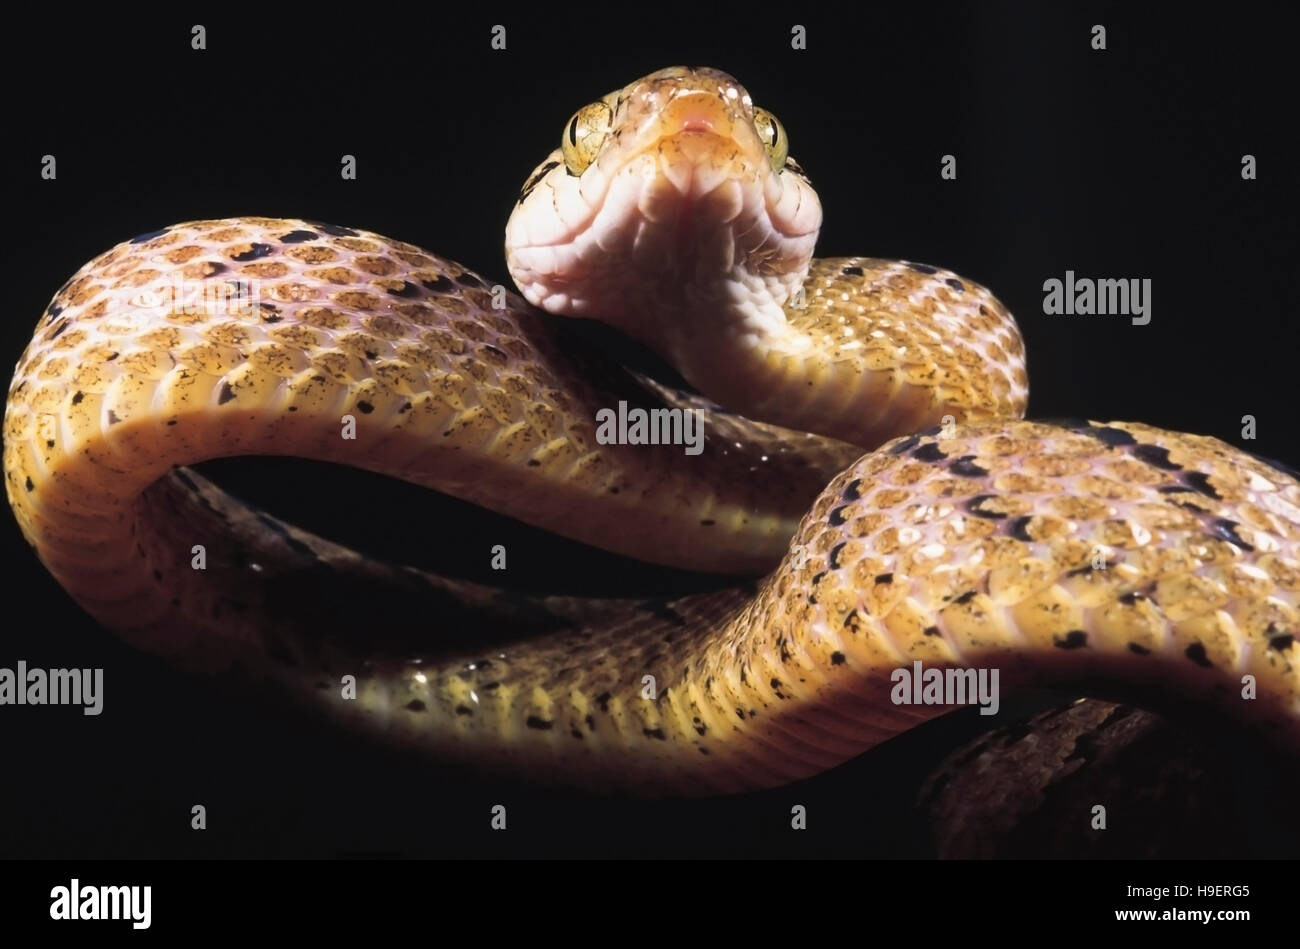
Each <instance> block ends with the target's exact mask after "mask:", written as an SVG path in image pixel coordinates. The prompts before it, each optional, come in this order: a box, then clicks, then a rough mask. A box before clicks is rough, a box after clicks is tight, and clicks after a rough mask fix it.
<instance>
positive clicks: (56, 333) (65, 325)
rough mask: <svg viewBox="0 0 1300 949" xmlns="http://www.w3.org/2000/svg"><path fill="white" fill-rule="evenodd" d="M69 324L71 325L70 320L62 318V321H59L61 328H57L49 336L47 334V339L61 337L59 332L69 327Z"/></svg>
mask: <svg viewBox="0 0 1300 949" xmlns="http://www.w3.org/2000/svg"><path fill="white" fill-rule="evenodd" d="M68 325H69V321H68V320H62V321H61V322H60V323H59V328H58V329H56V330H55V331H54V332H53V333H51V334H50V335H49V336H47V337H46V339H47V340H55V339H58V338H59V334H60V333H62V332H63V331H64V330H65V329H67V328H68Z"/></svg>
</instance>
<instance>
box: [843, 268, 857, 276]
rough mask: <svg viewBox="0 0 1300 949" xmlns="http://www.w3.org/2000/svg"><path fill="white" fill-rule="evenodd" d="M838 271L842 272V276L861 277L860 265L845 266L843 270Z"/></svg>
mask: <svg viewBox="0 0 1300 949" xmlns="http://www.w3.org/2000/svg"><path fill="white" fill-rule="evenodd" d="M840 273H842V274H843V275H844V276H846V277H861V276H862V268H861V267H845V268H844V269H843V270H841V271H840Z"/></svg>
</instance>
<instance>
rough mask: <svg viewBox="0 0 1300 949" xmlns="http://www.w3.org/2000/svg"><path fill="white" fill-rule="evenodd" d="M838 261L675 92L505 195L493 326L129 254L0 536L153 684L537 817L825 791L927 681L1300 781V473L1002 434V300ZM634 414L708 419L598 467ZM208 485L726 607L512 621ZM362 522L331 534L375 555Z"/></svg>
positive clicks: (1008, 368)
mask: <svg viewBox="0 0 1300 949" xmlns="http://www.w3.org/2000/svg"><path fill="white" fill-rule="evenodd" d="M821 222H822V205H821V203H820V199H819V196H818V194H817V192H816V191H815V190H814V188H813V186H812V184H811V181H810V178H809V177H808V175H807V174H806V173H805V171H804V170H803V168H802V167H801V166H800V165H799V164H798V163H797V162H796V161H795V160H794V159H793V158H792V157H791V156H790V153H789V146H788V139H787V133H786V130H785V127H784V126H783V125H782V124H781V123H780V122H779V121H778V120H777V119H776V117H775V116H774V115H773V114H772V113H771V112H769V111H767V110H766V109H763V108H761V107H758V106H756V105H755V104H754V102H753V100H752V99H751V97H750V95H749V93H748V92H747V91H746V89H745V88H744V87H743V86H742V85H740V83H739V82H738V81H737V80H735V79H734V78H732V77H731V76H729V75H727V74H726V73H724V72H721V71H719V70H715V69H711V68H703V67H699V68H688V67H672V68H669V69H664V70H660V71H658V72H655V73H653V74H651V75H649V76H647V77H644V78H642V79H639V80H637V81H635V82H633V83H631V84H629V85H627V86H625V87H623V88H621V89H619V90H618V91H616V92H613V93H611V94H609V95H607V96H604V97H603V98H601V99H598V100H596V101H594V102H592V103H591V104H589V105H586V106H584V107H583V108H581V109H580V110H578V112H577V113H575V114H574V115H573V116H572V118H571V119H570V120H569V121H568V122H567V123H566V124H565V126H564V127H563V130H562V132H561V142H560V147H558V148H556V149H555V150H554V151H552V152H551V154H550V155H549V156H548V157H547V158H546V159H545V160H544V161H543V162H541V163H540V164H539V165H537V166H536V168H535V170H534V171H533V172H532V174H531V175H529V176H528V178H527V179H526V182H525V184H524V186H523V189H522V191H521V193H520V195H519V198H518V201H517V202H516V204H515V206H514V209H513V212H512V213H511V216H510V219H509V222H508V224H507V227H506V263H507V268H508V270H509V273H510V276H511V278H512V279H513V281H514V284H515V286H516V288H517V292H516V290H513V289H510V288H508V287H506V286H504V285H502V284H498V283H494V282H492V281H490V280H489V279H487V278H484V277H482V276H480V275H479V274H477V273H475V272H473V271H471V270H470V269H467V268H466V267H464V266H462V265H460V264H457V263H455V262H454V261H452V260H449V259H446V258H443V257H439V256H437V255H435V254H433V253H430V252H428V251H426V250H423V249H421V248H420V247H418V246H416V245H414V244H410V243H406V242H404V241H399V240H394V239H391V238H388V237H384V236H382V235H379V234H376V233H373V232H370V231H367V230H363V229H361V228H357V227H345V226H338V225H330V224H324V223H320V222H316V221H309V220H305V219H281V218H266V217H237V218H227V219H215V220H201V221H191V222H188V223H183V224H175V225H171V226H167V227H163V228H161V229H160V230H156V231H153V232H150V233H147V234H142V235H140V236H137V237H135V238H133V239H131V240H129V241H126V242H124V243H121V244H119V245H117V246H116V247H114V248H112V249H111V250H109V251H107V252H106V253H104V254H102V255H101V256H99V257H97V258H95V259H94V260H92V261H91V262H89V263H87V264H86V265H85V266H84V267H82V268H81V269H80V270H79V271H77V273H76V274H74V275H73V277H72V278H70V279H69V280H68V281H67V283H66V284H64V286H63V287H62V288H60V289H59V290H58V291H57V293H55V295H54V297H53V298H52V300H51V302H50V303H49V305H48V307H47V308H46V310H45V312H44V313H43V314H42V316H41V318H40V320H39V322H38V323H37V326H36V329H35V332H34V335H33V337H32V339H31V342H30V343H29V344H28V346H27V348H26V350H25V351H24V352H23V354H22V356H21V357H20V358H19V360H18V363H17V366H16V369H15V372H14V376H13V380H12V383H11V385H10V387H9V390H8V397H7V401H6V406H5V418H4V474H5V488H6V492H7V495H8V499H9V503H10V506H11V508H12V510H13V514H14V516H15V518H16V520H17V523H18V525H19V527H20V529H21V531H22V533H23V536H24V537H25V539H26V540H27V542H28V543H29V545H30V546H31V547H32V548H33V550H34V552H35V556H36V557H37V558H39V560H40V562H41V564H43V566H44V567H45V568H46V569H47V570H48V571H49V573H50V574H52V575H53V577H54V578H55V579H56V580H57V582H58V583H59V584H60V585H61V586H62V587H63V588H64V590H66V591H67V593H68V594H69V595H70V596H71V597H72V598H74V599H75V601H76V602H77V603H78V604H79V605H80V606H81V608H83V609H84V610H85V612H86V613H88V614H89V615H90V616H91V617H92V618H93V619H94V620H95V621H97V622H98V623H100V624H102V625H104V626H106V627H108V628H110V629H112V630H113V631H115V633H116V634H117V635H118V636H119V637H121V638H122V639H123V640H125V641H126V642H128V643H130V644H131V645H133V646H135V647H137V648H138V649H141V650H144V651H146V652H150V653H154V654H157V655H161V656H164V657H167V658H168V659H169V660H171V661H172V662H174V663H176V664H177V665H178V666H180V667H182V668H187V669H191V670H193V671H195V672H198V673H202V674H207V675H215V676H217V677H230V678H231V680H232V681H240V682H244V681H253V682H256V683H258V684H259V685H260V686H262V687H265V688H266V689H267V690H268V694H274V695H277V696H281V697H283V698H284V699H286V700H287V701H288V702H290V703H291V704H293V705H294V706H296V707H300V708H309V709H311V710H313V711H314V712H315V713H316V714H320V715H323V716H325V717H327V718H328V719H329V720H331V721H334V722H337V723H339V724H341V725H343V726H345V727H347V728H352V729H359V730H361V731H362V732H363V733H364V734H366V735H370V736H373V737H375V738H376V739H380V740H383V741H386V742H389V743H392V744H395V745H397V746H398V747H400V748H405V749H411V750H413V751H418V752H420V753H423V754H428V755H430V756H433V757H434V758H435V759H437V760H439V761H448V762H452V763H456V764H463V765H465V766H467V767H475V768H481V769H486V770H489V771H491V770H495V771H503V772H507V773H510V774H516V775H521V776H526V777H528V778H530V779H536V780H538V781H541V782H551V783H556V784H559V785H561V786H572V787H581V788H588V789H593V790H608V791H613V792H624V793H631V794H650V795H657V794H665V795H714V794H729V793H736V792H743V791H749V790H754V789H761V788H771V787H777V786H781V785H784V784H787V783H789V782H793V781H797V780H800V779H802V778H806V777H808V776H812V775H816V774H818V773H820V772H823V771H826V770H828V769H830V768H833V767H835V766H836V765H838V764H840V763H842V762H845V761H847V760H848V759H850V758H853V757H856V756H858V755H860V754H862V753H863V752H865V751H867V750H868V749H870V748H872V747H873V746H875V745H877V744H879V743H881V742H883V741H886V740H887V739H889V738H891V737H893V736H895V735H898V734H900V733H902V732H905V731H908V730H909V729H912V728H913V727H915V726H917V725H918V724H920V723H922V722H924V721H927V720H929V719H932V718H934V717H935V716H937V715H940V714H944V713H946V712H948V711H951V710H952V708H953V705H952V703H948V704H943V703H925V702H909V701H897V700H896V699H897V696H896V695H895V694H894V687H895V682H896V676H895V673H896V672H897V670H899V669H909V668H912V667H913V664H914V663H921V664H923V666H924V667H929V668H932V669H940V670H950V669H976V670H978V669H985V670H988V669H996V670H998V671H999V673H1000V687H1001V688H1002V689H1004V690H1011V691H1014V690H1016V689H1020V688H1030V687H1039V686H1043V685H1052V684H1057V685H1059V684H1067V685H1070V686H1071V687H1074V686H1075V685H1078V684H1085V683H1086V684H1087V685H1088V687H1089V688H1093V689H1095V690H1096V692H1097V694H1099V695H1100V694H1116V695H1129V694H1141V695H1153V696H1163V697H1168V698H1170V699H1174V700H1180V701H1181V700H1186V701H1190V702H1192V703H1194V704H1195V705H1196V706H1197V707H1198V708H1201V709H1206V710H1208V711H1209V712H1210V713H1211V714H1214V715H1218V716H1224V717H1228V718H1232V719H1235V720H1240V721H1244V722H1247V723H1248V727H1251V728H1256V729H1258V730H1259V731H1260V733H1261V734H1264V735H1266V736H1268V737H1269V738H1270V740H1275V741H1276V744H1277V746H1278V747H1279V748H1281V749H1284V750H1285V751H1286V753H1289V754H1290V753H1294V752H1295V750H1296V746H1297V739H1298V738H1300V645H1297V632H1296V630H1297V606H1298V598H1300V483H1298V482H1297V480H1296V477H1295V476H1294V475H1293V474H1292V473H1291V472H1289V471H1288V470H1286V469H1284V468H1283V467H1282V466H1280V465H1277V464H1274V463H1271V462H1269V461H1266V460H1264V459H1260V458H1257V457H1255V456H1254V455H1252V454H1249V453H1247V452H1245V451H1242V450H1240V449H1237V448H1235V447H1233V446H1230V445H1228V444H1226V443H1225V442H1223V441H1220V440H1218V439H1216V438H1213V437H1209V436H1203V435H1196V434H1189V433H1181V432H1174V431H1168V430H1164V429H1161V428H1159V427H1155V426H1152V425H1148V424H1144V423H1140V422H1123V421H1110V422H1105V421H1095V420H1088V419H1074V420H1070V419H1065V420H1057V421H1030V420H1026V419H1025V418H1024V415H1025V411H1026V408H1027V405H1028V375H1027V370H1026V358H1025V355H1026V354H1025V346H1024V343H1023V340H1022V337H1021V333H1020V330H1019V328H1018V326H1017V324H1016V321H1015V319H1014V318H1013V316H1012V315H1011V313H1010V312H1009V311H1008V310H1007V309H1006V307H1005V306H1003V305H1002V303H1000V302H999V301H998V300H997V298H996V297H995V296H994V295H993V294H992V293H991V292H990V291H989V290H987V289H985V288H984V287H982V286H980V285H979V284H977V283H975V282H973V281H972V280H969V279H967V278H965V277H962V276H960V275H958V274H956V273H953V272H951V271H948V270H944V269H942V268H939V267H936V266H932V265H928V264H923V263H917V262H911V261H904V260H888V259H882V258H874V257H839V258H814V257H813V253H814V249H815V245H816V242H817V238H818V234H819V231H820V226H821ZM593 320H599V321H602V322H603V323H605V324H608V325H609V326H611V327H613V329H612V330H611V332H616V333H618V334H619V335H620V336H621V337H626V338H628V339H629V340H631V341H632V344H633V345H635V346H637V347H640V348H643V349H644V350H646V351H648V352H651V353H654V354H657V356H660V357H662V358H663V360H664V361H665V362H667V363H668V364H669V365H671V366H672V367H673V368H674V369H675V370H676V371H677V372H678V373H679V374H680V379H679V380H673V384H670V383H669V382H665V381H662V380H661V379H660V378H658V377H656V375H655V374H654V373H648V372H643V371H641V370H639V369H636V368H634V367H633V368H629V367H625V366H621V365H616V364H611V363H609V362H608V361H607V360H605V359H604V358H603V355H604V354H603V353H602V352H601V351H600V347H599V346H597V347H587V348H586V349H584V348H583V347H581V346H580V345H577V344H576V343H575V342H574V340H575V337H574V336H573V334H572V333H568V332H566V329H565V328H566V327H578V326H582V325H585V322H586V321H593ZM575 321H582V322H575ZM681 381H684V382H685V383H686V385H681V384H679V383H680V382H681ZM621 403H622V404H626V406H627V407H630V408H632V409H642V410H644V411H645V412H647V413H664V414H663V415H662V417H663V418H670V417H672V416H671V413H674V412H677V413H681V414H680V416H679V417H680V418H682V419H685V418H686V417H687V413H689V414H690V415H691V416H692V417H694V418H698V419H699V420H700V422H701V424H702V426H703V428H702V432H703V436H702V441H701V444H700V446H699V450H698V451H689V450H686V449H687V447H688V446H684V445H682V444H673V443H667V444H662V443H661V444H653V443H650V444H647V443H644V442H645V440H644V439H640V440H638V439H636V438H633V437H631V435H630V434H627V433H624V435H623V436H617V437H615V436H611V435H610V434H609V433H608V432H606V433H605V434H604V435H602V428H601V424H600V423H599V422H598V419H599V418H600V415H601V412H602V411H603V410H610V411H613V410H614V409H615V408H617V407H618V406H620V404H621ZM668 441H669V442H671V439H669V440H668ZM232 456H291V457H297V458H305V459H312V460H315V461H321V462H329V463H332V464H338V465H346V466H350V467H353V468H360V469H364V470H366V471H369V472H374V473H378V474H381V475H385V476H387V477H388V478H394V479H400V480H402V481H405V482H409V483H411V484H414V485H418V486H421V487H423V488H428V489H431V490H433V491H438V492H442V493H444V494H448V495H451V496H454V497H456V498H459V499H462V500H464V501H467V502H470V503H471V504H473V505H478V506H481V507H485V508H489V509H491V510H493V511H498V512H502V513H504V514H506V515H508V516H510V517H512V518H515V519H517V520H518V521H521V522H524V523H526V524H529V525H532V526H534V527H538V528H541V529H544V530H546V531H552V532H555V533H558V534H560V535H563V536H565V537H568V538H571V539H573V540H577V541H580V542H582V543H584V544H587V545H590V546H593V547H596V548H600V549H603V550H607V551H611V552H613V553H616V554H620V555H624V556H628V557H632V558H635V559H637V560H639V561H642V562H646V563H653V564H662V565H668V566H672V567H676V568H682V569H686V570H696V571H706V572H712V573H719V574H726V575H728V576H730V577H732V578H733V580H734V582H729V583H726V584H723V585H721V586H719V587H718V588H714V589H707V590H704V591H702V592H693V593H689V594H686V595H681V596H665V597H658V598H654V597H652V598H649V599H647V598H644V597H641V598H638V597H598V598H589V599H588V598H580V597H576V596H569V595H537V596H532V595H523V594H520V593H518V592H517V591H511V590H509V589H508V588H505V587H498V586H492V585H490V584H481V583H474V582H469V581H467V580H463V579H457V578H455V577H448V576H443V575H440V574H437V573H434V572H431V571H427V570H423V569H418V568H415V567H412V566H409V565H403V564H399V563H390V562H387V561H385V560H382V559H377V558H371V557H367V556H365V555H363V554H361V553H358V552H357V551H354V550H351V549H349V548H347V547H344V546H342V545H339V544H336V543H333V542H331V541H329V540H327V539H325V538H323V537H320V536H318V535H316V534H313V533H310V532H308V531H305V530H303V529H301V528H299V527H296V526H294V525H292V524H289V523H287V522H285V521H283V520H280V519H277V518H275V517H273V516H272V515H271V514H269V513H267V512H265V511H263V510H260V509H258V508H256V507H254V506H252V505H251V504H248V503H246V502H244V501H242V500H240V499H239V498H237V497H235V496H233V495H232V494H229V493H227V492H226V491H223V490H222V489H221V488H220V487H218V486H217V485H216V484H215V483H214V482H212V481H210V480H209V479H208V478H206V477H204V476H203V475H200V474H199V473H198V472H197V471H196V470H194V468H193V467H192V466H193V465H195V464H198V463H200V462H204V461H207V460H211V459H216V458H225V457H232ZM384 500H385V499H384V498H383V497H382V492H378V491H376V492H374V493H371V492H368V491H363V492H360V493H357V494H352V495H348V496H337V497H330V498H329V499H328V503H329V504H331V505H335V504H337V505H348V506H358V507H361V508H363V509H365V510H367V511H373V512H374V516H375V517H376V518H383V517H388V518H393V519H395V520H396V521H397V524H396V525H395V526H394V528H393V529H395V530H400V529H401V528H400V521H401V518H402V512H401V511H396V512H388V513H384ZM436 542H437V543H440V544H446V545H451V546H452V548H453V549H455V550H459V551H460V552H461V555H462V556H464V557H480V556H482V557H485V556H486V554H485V553H484V552H483V550H482V549H481V548H482V547H483V543H482V540H481V539H478V538H474V537H466V536H454V535H453V536H444V537H439V538H437V539H436ZM394 603H399V604H406V605H402V606H393V604H394ZM411 604H414V605H411ZM38 621H39V620H38ZM1079 687H1080V688H1082V687H1083V686H1082V685H1079ZM1089 694H1091V693H1089Z"/></svg>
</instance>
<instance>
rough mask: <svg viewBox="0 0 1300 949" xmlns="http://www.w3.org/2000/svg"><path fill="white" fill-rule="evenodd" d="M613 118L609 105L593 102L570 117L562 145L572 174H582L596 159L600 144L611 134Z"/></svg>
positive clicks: (566, 163) (566, 162)
mask: <svg viewBox="0 0 1300 949" xmlns="http://www.w3.org/2000/svg"><path fill="white" fill-rule="evenodd" d="M613 118H614V113H613V111H612V110H611V109H610V107H609V106H608V105H606V104H605V103H604V102H593V103H592V104H591V105H584V106H583V107H582V108H581V109H579V110H578V111H577V112H575V113H574V115H573V118H571V119H569V124H568V125H566V126H565V127H564V140H563V141H562V142H561V143H560V147H561V148H562V149H563V151H564V163H565V165H567V166H568V168H569V172H570V174H574V175H580V174H582V173H583V172H584V171H586V170H587V166H588V165H590V164H591V163H592V162H593V161H595V160H596V155H598V154H599V153H600V146H601V145H603V144H604V142H605V136H606V135H608V134H609V126H610V122H612V121H613Z"/></svg>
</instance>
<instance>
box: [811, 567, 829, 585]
mask: <svg viewBox="0 0 1300 949" xmlns="http://www.w3.org/2000/svg"><path fill="white" fill-rule="evenodd" d="M824 576H826V571H825V570H823V571H822V572H821V573H819V574H817V575H816V576H814V577H813V578H812V585H813V586H816V585H817V584H819V583H821V582H822V577H824Z"/></svg>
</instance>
